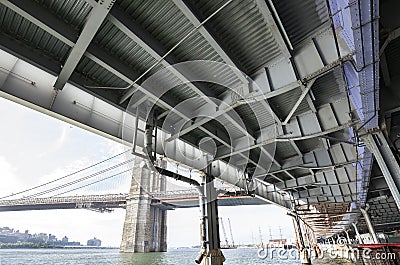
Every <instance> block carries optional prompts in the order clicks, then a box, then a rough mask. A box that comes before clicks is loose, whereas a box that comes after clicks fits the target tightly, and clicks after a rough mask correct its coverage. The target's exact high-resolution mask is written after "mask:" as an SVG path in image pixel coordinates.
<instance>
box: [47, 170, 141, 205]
mask: <svg viewBox="0 0 400 265" xmlns="http://www.w3.org/2000/svg"><path fill="white" fill-rule="evenodd" d="M131 170H133V168H130V169H128V170H124V171H122V172H119V173H116V174H114V175H111V176H109V177H106V178H103V179H100V180H96V181H93V182H91V183H88V184H85V185H83V186H80V187H77V188H73V189H70V190H67V191H63V192H61V193H58V194H56V195H52V196H51V197H50V198H53V197H56V196H60V195H63V194H65V193H68V192H71V191H75V190H79V189H82V188H85V187H87V186H90V185H94V184H96V183H99V182H102V181H105V180H108V179H111V178H114V177H116V176H119V175H121V174H124V173H126V172H129V171H131Z"/></svg>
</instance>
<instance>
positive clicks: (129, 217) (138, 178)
mask: <svg viewBox="0 0 400 265" xmlns="http://www.w3.org/2000/svg"><path fill="white" fill-rule="evenodd" d="M136 164H139V163H136ZM163 190H165V179H164V178H163V177H160V176H159V175H157V174H155V173H153V172H151V171H150V170H148V169H147V168H146V167H139V166H137V167H136V168H135V170H134V173H133V177H132V182H131V188H130V192H129V197H128V199H127V206H126V216H125V223H124V228H123V234H122V242H121V246H120V251H121V252H140V253H146V252H164V251H167V212H166V211H165V210H162V209H159V208H156V207H153V206H151V198H149V195H148V192H160V191H163Z"/></svg>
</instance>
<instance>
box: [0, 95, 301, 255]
mask: <svg viewBox="0 0 400 265" xmlns="http://www.w3.org/2000/svg"><path fill="white" fill-rule="evenodd" d="M0 124H1V126H0V197H2V196H6V195H9V194H11V193H16V192H19V191H22V190H24V189H27V188H30V187H33V186H37V185H39V184H42V183H46V182H48V181H51V180H55V179H57V178H60V177H62V176H65V175H67V174H70V173H72V172H75V171H77V170H79V169H82V168H84V167H87V166H88V165H91V164H94V163H96V162H99V161H101V160H104V159H106V158H108V157H110V156H112V155H115V154H118V153H121V152H123V151H125V150H126V148H125V147H124V146H122V145H121V144H120V143H118V142H115V141H112V140H109V139H106V138H104V137H101V136H99V135H96V134H94V133H91V132H88V131H85V130H83V129H81V128H79V127H75V126H73V125H70V124H68V123H66V122H63V121H60V120H57V119H55V118H53V117H50V116H47V115H45V114H42V113H40V112H37V111H34V110H32V109H29V108H27V107H24V106H22V105H19V104H17V103H14V102H11V101H9V100H6V99H4V98H1V97H0ZM121 159H123V158H121ZM100 169H101V167H96V168H93V169H90V170H88V171H86V172H85V173H79V174H76V175H74V176H72V178H73V179H78V178H80V177H82V176H87V175H88V174H89V173H90V172H95V171H96V170H97V171H98V170H100ZM113 173H118V171H111V172H109V173H106V174H104V176H111V175H112V174H113ZM107 174H108V175H107ZM66 182H67V181H66V180H62V181H61V182H60V183H66ZM88 183H89V182H88ZM58 184H59V183H58V182H57V185H58ZM57 185H56V183H55V184H54V185H49V187H55V186H57ZM129 185H130V175H129V174H122V175H119V176H117V177H114V178H111V179H110V180H108V181H105V182H101V183H99V184H98V185H92V186H89V187H87V188H85V189H83V190H77V191H73V192H71V193H69V194H73V195H75V194H102V193H126V192H128V190H129ZM41 190H43V189H37V190H35V191H36V192H37V191H41ZM62 191H63V190H60V191H55V193H53V194H56V193H57V192H62ZM22 195H25V194H22ZM27 195H29V193H27ZM219 215H220V217H222V218H223V219H224V222H225V228H226V230H227V231H228V222H227V218H229V219H230V221H231V225H232V230H233V237H234V240H235V243H243V244H244V243H253V242H254V241H255V242H254V243H258V242H260V233H259V230H260V229H261V236H262V238H263V241H264V242H265V241H268V239H269V237H270V232H269V230H270V229H269V227H271V232H272V237H273V238H279V237H280V232H279V228H281V231H282V235H283V237H284V238H293V237H294V232H293V226H292V220H291V218H290V217H289V216H287V215H286V211H285V210H283V209H281V208H279V207H277V206H273V205H261V206H236V207H220V208H219ZM124 217H125V210H123V209H116V210H115V211H114V212H112V213H98V212H94V211H89V210H81V209H74V210H42V211H24V212H0V227H4V226H8V227H12V228H14V229H19V230H21V231H24V230H29V232H30V233H40V232H44V233H51V234H54V235H56V236H57V237H58V238H59V239H61V238H62V237H64V236H67V237H68V238H69V239H70V241H80V242H81V243H83V244H86V241H87V240H88V239H90V238H93V237H96V238H99V239H101V240H102V242H103V243H102V245H103V246H114V247H118V246H119V245H120V240H121V237H122V227H123V222H124ZM167 227H168V228H167V231H168V235H167V237H168V246H169V247H178V246H193V245H198V244H199V240H200V239H199V210H198V208H191V209H176V210H173V211H169V212H168V217H167ZM228 237H229V238H228V239H229V240H230V235H229V233H228ZM223 239H224V238H223V236H222V237H221V240H223Z"/></svg>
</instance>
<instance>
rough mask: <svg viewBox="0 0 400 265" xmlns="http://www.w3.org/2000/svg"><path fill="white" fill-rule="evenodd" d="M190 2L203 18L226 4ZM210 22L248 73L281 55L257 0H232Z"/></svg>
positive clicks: (219, 37) (220, 0) (221, 2)
mask: <svg viewBox="0 0 400 265" xmlns="http://www.w3.org/2000/svg"><path fill="white" fill-rule="evenodd" d="M191 2H192V3H193V6H195V7H196V8H197V9H198V10H199V11H200V12H201V13H202V14H203V16H204V17H208V16H210V15H211V14H212V13H213V12H214V11H215V10H217V9H218V8H219V7H220V6H222V5H223V4H224V3H225V1H223V0H218V1H191ZM207 23H210V24H211V26H210V27H212V28H213V29H215V31H216V32H218V34H219V35H218V40H219V41H220V42H221V43H222V45H223V46H224V47H225V48H227V49H229V51H231V53H232V54H233V55H234V56H235V57H236V59H237V60H238V61H239V62H240V63H241V65H242V66H243V67H244V70H245V71H246V73H247V74H252V73H254V72H255V71H256V70H258V69H260V68H261V67H262V66H264V65H266V64H267V63H269V62H271V61H272V60H274V59H276V58H277V57H278V56H280V55H281V51H280V48H279V45H278V44H277V42H276V40H275V39H274V37H273V35H272V33H271V30H270V28H269V26H268V25H267V24H266V22H265V20H264V18H263V16H262V14H261V12H260V10H259V9H258V7H257V4H256V3H255V1H252V0H246V1H233V2H232V3H230V4H228V5H227V6H226V7H225V8H223V9H222V10H221V11H220V12H218V13H217V14H216V15H215V16H214V17H213V18H212V19H211V20H210V21H209V22H207ZM243 43H246V45H243Z"/></svg>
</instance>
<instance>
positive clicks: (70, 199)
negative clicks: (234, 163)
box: [0, 190, 268, 212]
mask: <svg viewBox="0 0 400 265" xmlns="http://www.w3.org/2000/svg"><path fill="white" fill-rule="evenodd" d="M128 196H129V194H122V193H120V194H104V195H81V196H65V197H43V198H29V197H26V198H21V199H15V200H0V212H11V211H32V210H55V209H88V210H94V211H98V212H110V211H112V209H115V208H124V209H125V208H126V201H127V199H128ZM149 197H151V198H152V199H151V205H152V206H154V207H157V208H160V209H162V210H173V209H176V208H193V207H198V206H199V197H198V193H195V192H193V191H190V190H189V191H183V192H182V191H179V192H177V191H174V192H169V193H162V194H161V193H158V194H149ZM265 204H268V203H267V202H266V201H265V200H262V199H260V198H257V197H254V196H249V195H235V194H221V195H220V196H218V205H219V206H239V205H265Z"/></svg>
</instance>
